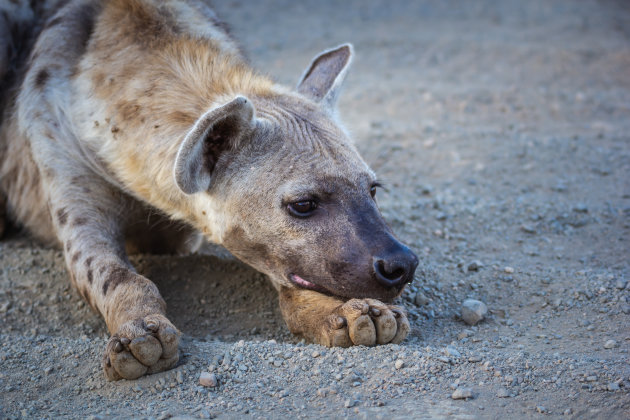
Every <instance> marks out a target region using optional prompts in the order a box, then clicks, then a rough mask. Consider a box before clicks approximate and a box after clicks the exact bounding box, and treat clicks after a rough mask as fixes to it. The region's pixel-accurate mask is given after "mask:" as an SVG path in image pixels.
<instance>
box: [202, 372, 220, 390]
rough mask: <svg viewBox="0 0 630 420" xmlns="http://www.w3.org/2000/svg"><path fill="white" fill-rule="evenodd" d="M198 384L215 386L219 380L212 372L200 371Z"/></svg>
mask: <svg viewBox="0 0 630 420" xmlns="http://www.w3.org/2000/svg"><path fill="white" fill-rule="evenodd" d="M199 385H201V386H205V387H209V388H215V387H216V386H217V385H219V381H218V380H217V376H216V375H215V374H214V373H210V372H201V375H199Z"/></svg>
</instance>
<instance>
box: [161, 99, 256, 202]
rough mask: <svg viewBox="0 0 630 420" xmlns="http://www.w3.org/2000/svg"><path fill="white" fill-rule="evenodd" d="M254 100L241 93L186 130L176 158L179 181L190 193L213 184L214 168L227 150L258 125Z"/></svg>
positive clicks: (202, 189)
mask: <svg viewBox="0 0 630 420" xmlns="http://www.w3.org/2000/svg"><path fill="white" fill-rule="evenodd" d="M254 114H255V111H254V105H252V103H251V101H250V100H248V99H247V98H245V97H243V96H237V97H236V98H235V99H234V100H232V101H231V102H228V103H227V104H225V105H222V106H220V107H218V108H214V109H211V110H210V111H208V112H206V113H205V114H204V115H202V116H201V117H200V118H199V119H198V120H197V122H195V125H193V127H192V128H191V130H190V131H189V132H188V134H186V137H185V138H184V141H183V142H182V145H181V146H180V147H179V151H178V152H177V157H176V158H175V168H174V170H173V174H174V176H175V183H176V184H177V186H178V187H179V189H180V190H182V191H183V192H184V193H186V194H194V193H197V192H200V191H205V190H207V189H208V188H209V187H210V181H211V177H212V171H213V169H214V166H215V165H216V163H217V161H218V159H219V157H220V156H221V154H222V153H223V152H225V151H226V150H230V149H232V150H233V149H236V148H237V147H238V145H239V144H240V142H241V140H242V139H244V138H245V137H247V136H249V135H250V134H251V133H252V132H253V130H254V128H255V126H256V120H255V115H254Z"/></svg>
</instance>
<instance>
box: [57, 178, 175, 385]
mask: <svg viewBox="0 0 630 420" xmlns="http://www.w3.org/2000/svg"><path fill="white" fill-rule="evenodd" d="M50 185H51V189H52V190H53V193H52V194H51V196H50V211H51V213H52V218H53V222H54V224H55V227H56V230H57V232H58V236H59V239H60V241H61V243H62V244H63V249H64V254H65V259H66V263H67V265H68V269H69V271H70V279H71V281H72V283H73V285H74V287H76V289H77V290H78V291H79V293H80V294H81V295H82V296H83V297H84V298H85V300H86V301H87V302H88V303H89V304H90V305H91V306H92V307H94V308H95V309H97V310H98V311H99V312H100V313H101V314H102V316H103V318H104V319H105V322H106V323H107V328H108V329H109V331H110V333H111V338H110V340H109V342H108V343H107V346H106V348H105V353H104V355H103V360H102V366H103V370H104V373H105V376H106V378H107V379H109V380H118V379H121V378H125V379H135V378H138V377H140V376H142V375H144V374H147V373H155V372H159V371H163V370H167V369H170V368H172V367H173V366H174V365H175V364H176V363H177V361H178V359H179V354H178V345H179V335H180V333H179V331H178V330H177V329H176V328H175V327H174V326H173V325H172V324H171V322H170V321H169V320H168V319H167V318H166V316H165V311H166V304H165V302H164V300H163V299H162V297H161V296H160V293H159V291H158V289H157V287H156V286H155V284H153V283H152V282H151V281H149V280H148V279H147V278H145V277H143V276H141V275H139V274H138V273H136V272H135V270H134V269H133V267H132V266H131V264H130V263H129V261H128V259H127V255H126V253H125V246H124V237H123V236H124V235H123V229H124V225H125V222H126V220H125V216H124V214H125V209H126V208H128V207H129V206H128V204H129V200H130V199H129V198H128V197H127V196H125V195H124V194H122V193H120V192H119V191H116V190H115V189H113V188H112V187H111V186H109V185H108V184H106V183H105V182H104V181H102V180H101V179H99V178H97V177H95V176H90V175H84V176H80V177H77V175H76V174H74V175H73V177H72V178H71V179H64V178H63V177H60V176H57V177H55V179H53V180H52V182H50Z"/></svg>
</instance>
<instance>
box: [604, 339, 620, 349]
mask: <svg viewBox="0 0 630 420" xmlns="http://www.w3.org/2000/svg"><path fill="white" fill-rule="evenodd" d="M615 347H617V342H616V341H615V340H608V341H606V343H604V348H605V349H612V348H615Z"/></svg>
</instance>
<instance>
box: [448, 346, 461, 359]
mask: <svg viewBox="0 0 630 420" xmlns="http://www.w3.org/2000/svg"><path fill="white" fill-rule="evenodd" d="M445 352H446V354H448V355H449V356H453V357H458V358H459V357H462V354H461V353H460V352H459V351H458V350H457V349H456V348H455V347H453V346H446V350H445Z"/></svg>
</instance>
